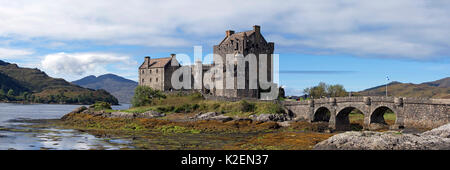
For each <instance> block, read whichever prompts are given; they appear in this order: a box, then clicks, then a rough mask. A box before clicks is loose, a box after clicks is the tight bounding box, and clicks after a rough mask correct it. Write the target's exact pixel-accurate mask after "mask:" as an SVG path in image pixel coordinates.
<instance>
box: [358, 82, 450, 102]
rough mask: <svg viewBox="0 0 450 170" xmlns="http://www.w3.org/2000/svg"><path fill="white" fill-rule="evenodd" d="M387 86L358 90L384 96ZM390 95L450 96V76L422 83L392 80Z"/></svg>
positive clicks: (389, 86)
mask: <svg viewBox="0 0 450 170" xmlns="http://www.w3.org/2000/svg"><path fill="white" fill-rule="evenodd" d="M385 91H386V86H385V85H381V86H377V87H373V88H369V89H366V90H364V91H361V92H358V93H357V94H358V95H364V96H384V95H385ZM388 95H389V96H402V97H415V98H446V99H449V98H450V77H447V78H444V79H441V80H437V81H433V82H426V83H421V84H412V83H400V82H392V83H389V84H388Z"/></svg>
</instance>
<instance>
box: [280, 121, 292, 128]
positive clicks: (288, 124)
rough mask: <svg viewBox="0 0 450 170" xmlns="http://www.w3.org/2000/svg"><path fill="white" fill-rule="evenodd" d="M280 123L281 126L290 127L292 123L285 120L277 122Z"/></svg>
mask: <svg viewBox="0 0 450 170" xmlns="http://www.w3.org/2000/svg"><path fill="white" fill-rule="evenodd" d="M277 123H278V125H280V126H281V127H288V126H290V125H291V122H289V121H284V122H277Z"/></svg>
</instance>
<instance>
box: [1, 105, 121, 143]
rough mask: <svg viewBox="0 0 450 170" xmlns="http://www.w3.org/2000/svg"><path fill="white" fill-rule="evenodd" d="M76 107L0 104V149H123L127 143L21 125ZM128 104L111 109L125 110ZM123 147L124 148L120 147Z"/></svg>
mask: <svg viewBox="0 0 450 170" xmlns="http://www.w3.org/2000/svg"><path fill="white" fill-rule="evenodd" d="M77 107H80V106H79V105H47V104H26V105H24V104H10V103H0V150H7V149H17V150H39V149H59V150H72V149H76V150H87V149H122V148H127V146H126V144H127V141H124V140H109V139H102V138H97V137H95V136H92V135H89V134H87V133H82V132H79V131H76V130H70V129H53V128H45V129H34V128H28V127H23V126H21V125H27V124H31V123H28V122H29V120H33V119H59V118H60V117H62V116H63V115H64V114H66V113H68V112H70V111H72V110H73V109H75V108H77ZM129 107H130V105H120V106H113V109H117V110H123V109H128V108H129ZM121 144H125V145H121Z"/></svg>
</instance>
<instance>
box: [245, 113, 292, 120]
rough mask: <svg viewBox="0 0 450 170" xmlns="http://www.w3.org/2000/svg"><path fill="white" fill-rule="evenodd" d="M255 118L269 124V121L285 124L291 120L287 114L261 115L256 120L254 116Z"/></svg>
mask: <svg viewBox="0 0 450 170" xmlns="http://www.w3.org/2000/svg"><path fill="white" fill-rule="evenodd" d="M253 118H254V119H255V120H256V121H260V122H268V121H275V122H284V121H287V120H289V119H288V118H287V115H286V114H260V115H258V116H256V118H255V116H253Z"/></svg>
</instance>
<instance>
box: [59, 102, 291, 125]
mask: <svg viewBox="0 0 450 170" xmlns="http://www.w3.org/2000/svg"><path fill="white" fill-rule="evenodd" d="M79 113H82V114H88V115H93V116H97V117H103V118H124V119H134V118H147V119H152V118H161V117H166V114H164V113H159V112H157V111H153V110H150V111H146V112H144V113H129V112H121V111H113V112H107V111H105V110H95V109H94V108H93V107H90V108H87V107H84V106H82V107H79V108H77V109H75V110H73V111H72V112H70V113H69V114H67V115H65V116H63V117H62V118H61V119H62V120H65V119H67V116H68V115H70V114H79ZM201 120H215V121H219V122H222V123H225V122H229V121H233V120H235V121H258V122H269V121H273V122H279V124H281V125H286V124H288V122H286V121H292V120H293V118H292V117H290V116H288V115H287V114H259V115H251V116H250V117H249V118H239V117H231V116H225V115H224V114H221V113H217V112H207V113H202V112H200V113H197V114H196V115H194V116H192V117H188V118H187V119H186V120H178V121H182V122H184V121H201ZM283 122H284V123H283Z"/></svg>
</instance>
